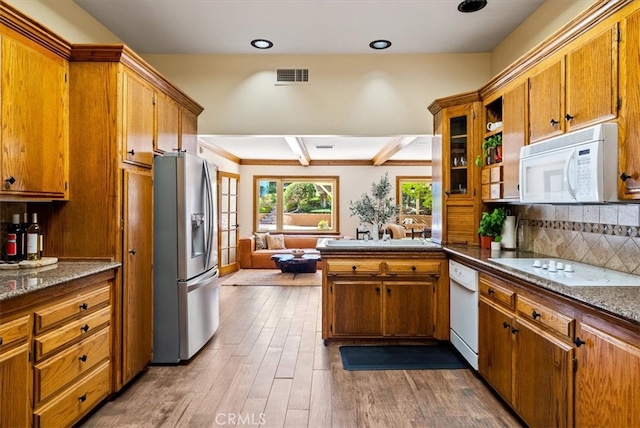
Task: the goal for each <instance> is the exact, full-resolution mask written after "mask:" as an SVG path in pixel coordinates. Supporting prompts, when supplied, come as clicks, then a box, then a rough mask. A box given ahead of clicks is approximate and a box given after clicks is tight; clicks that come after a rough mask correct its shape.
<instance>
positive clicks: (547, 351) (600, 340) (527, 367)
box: [478, 273, 640, 428]
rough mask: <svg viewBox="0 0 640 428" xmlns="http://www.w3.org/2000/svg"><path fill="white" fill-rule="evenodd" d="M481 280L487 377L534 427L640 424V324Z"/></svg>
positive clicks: (482, 358) (482, 356)
mask: <svg viewBox="0 0 640 428" xmlns="http://www.w3.org/2000/svg"><path fill="white" fill-rule="evenodd" d="M535 288H537V287H534V286H531V287H530V288H529V287H527V286H524V285H520V284H517V285H516V284H514V282H512V281H511V280H509V279H506V278H502V277H500V278H498V277H495V276H491V275H486V274H484V273H482V274H481V275H480V311H479V318H480V319H479V321H480V322H479V352H478V354H479V355H478V359H479V373H480V375H482V377H483V378H484V379H485V380H486V381H487V382H488V383H489V384H490V385H491V386H492V387H493V388H494V389H495V391H496V392H498V394H500V396H502V398H504V400H505V401H506V402H507V404H509V405H510V406H511V407H512V408H513V409H514V410H515V411H516V412H517V413H518V415H520V417H521V418H522V419H523V420H524V422H525V423H526V424H527V425H528V426H531V427H550V426H554V427H562V426H575V427H581V428H582V427H603V426H607V427H614V426H615V427H636V426H640V331H638V328H637V325H635V324H631V323H628V322H624V321H622V320H620V319H617V318H610V317H608V316H607V315H606V314H604V313H602V312H599V311H597V310H595V309H592V308H588V307H585V306H583V305H580V304H578V303H575V304H574V303H569V302H567V300H566V299H562V298H559V297H556V296H554V295H552V294H548V295H543V294H541V293H539V292H538V291H532V289H533V290H535Z"/></svg>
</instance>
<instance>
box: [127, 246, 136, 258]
mask: <svg viewBox="0 0 640 428" xmlns="http://www.w3.org/2000/svg"><path fill="white" fill-rule="evenodd" d="M129 254H131V255H132V256H135V255H136V249H135V248H134V249H133V250H129Z"/></svg>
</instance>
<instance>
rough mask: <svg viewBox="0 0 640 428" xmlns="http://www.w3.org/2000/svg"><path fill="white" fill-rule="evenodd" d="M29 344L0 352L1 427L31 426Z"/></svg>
mask: <svg viewBox="0 0 640 428" xmlns="http://www.w3.org/2000/svg"><path fill="white" fill-rule="evenodd" d="M30 396H31V362H30V361H29V344H28V343H23V344H22V345H20V346H18V347H16V348H13V349H10V350H8V351H6V352H0V427H29V426H31V419H32V410H31V400H30V398H29V397H30Z"/></svg>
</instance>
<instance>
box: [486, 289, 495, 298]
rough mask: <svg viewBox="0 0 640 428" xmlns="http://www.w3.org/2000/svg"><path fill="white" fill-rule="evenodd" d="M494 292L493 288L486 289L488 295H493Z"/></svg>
mask: <svg viewBox="0 0 640 428" xmlns="http://www.w3.org/2000/svg"><path fill="white" fill-rule="evenodd" d="M495 292H496V291H495V290H494V289H493V288H490V289H488V290H487V294H488V295H489V296H493V293H495Z"/></svg>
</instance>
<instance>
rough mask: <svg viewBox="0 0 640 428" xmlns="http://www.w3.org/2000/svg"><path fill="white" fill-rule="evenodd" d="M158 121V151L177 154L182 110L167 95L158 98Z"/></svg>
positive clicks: (156, 140) (160, 95)
mask: <svg viewBox="0 0 640 428" xmlns="http://www.w3.org/2000/svg"><path fill="white" fill-rule="evenodd" d="M156 108H157V109H158V119H157V126H156V138H155V142H156V147H155V149H156V151H158V152H161V153H164V152H175V151H177V150H178V148H179V147H180V141H179V138H178V137H179V133H180V129H179V128H180V126H179V124H180V109H179V108H178V105H177V104H176V103H175V102H174V101H173V100H171V98H169V97H167V96H166V95H163V94H159V95H157V96H156Z"/></svg>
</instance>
